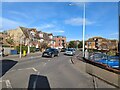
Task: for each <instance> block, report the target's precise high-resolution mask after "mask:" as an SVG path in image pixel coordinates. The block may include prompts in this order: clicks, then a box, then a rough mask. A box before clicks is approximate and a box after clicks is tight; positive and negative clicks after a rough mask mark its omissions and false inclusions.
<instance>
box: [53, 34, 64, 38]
mask: <svg viewBox="0 0 120 90" xmlns="http://www.w3.org/2000/svg"><path fill="white" fill-rule="evenodd" d="M54 37H55V38H66V37H65V36H61V35H58V36H54Z"/></svg>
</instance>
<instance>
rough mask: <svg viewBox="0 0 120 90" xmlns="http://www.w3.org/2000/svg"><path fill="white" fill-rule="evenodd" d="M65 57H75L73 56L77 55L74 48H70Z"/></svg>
mask: <svg viewBox="0 0 120 90" xmlns="http://www.w3.org/2000/svg"><path fill="white" fill-rule="evenodd" d="M64 55H71V56H73V55H75V50H74V49H72V48H69V49H67V50H66V51H65V53H64Z"/></svg>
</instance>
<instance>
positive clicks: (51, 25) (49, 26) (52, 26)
mask: <svg viewBox="0 0 120 90" xmlns="http://www.w3.org/2000/svg"><path fill="white" fill-rule="evenodd" d="M54 27H55V25H54V24H42V25H40V26H39V27H37V28H38V29H50V28H54Z"/></svg>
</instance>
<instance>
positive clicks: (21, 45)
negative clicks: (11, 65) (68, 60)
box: [19, 35, 23, 58]
mask: <svg viewBox="0 0 120 90" xmlns="http://www.w3.org/2000/svg"><path fill="white" fill-rule="evenodd" d="M22 37H23V35H21V36H20V56H19V58H22Z"/></svg>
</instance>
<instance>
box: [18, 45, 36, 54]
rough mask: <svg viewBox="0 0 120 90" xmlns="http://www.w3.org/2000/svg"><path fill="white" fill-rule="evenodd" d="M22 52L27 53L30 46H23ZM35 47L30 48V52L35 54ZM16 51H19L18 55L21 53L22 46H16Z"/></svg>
mask: <svg viewBox="0 0 120 90" xmlns="http://www.w3.org/2000/svg"><path fill="white" fill-rule="evenodd" d="M21 49H22V52H23V51H24V50H25V51H26V52H27V51H28V46H22V47H21ZM35 49H36V48H35V47H30V52H35ZM16 50H17V51H18V53H19V52H20V46H16Z"/></svg>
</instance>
